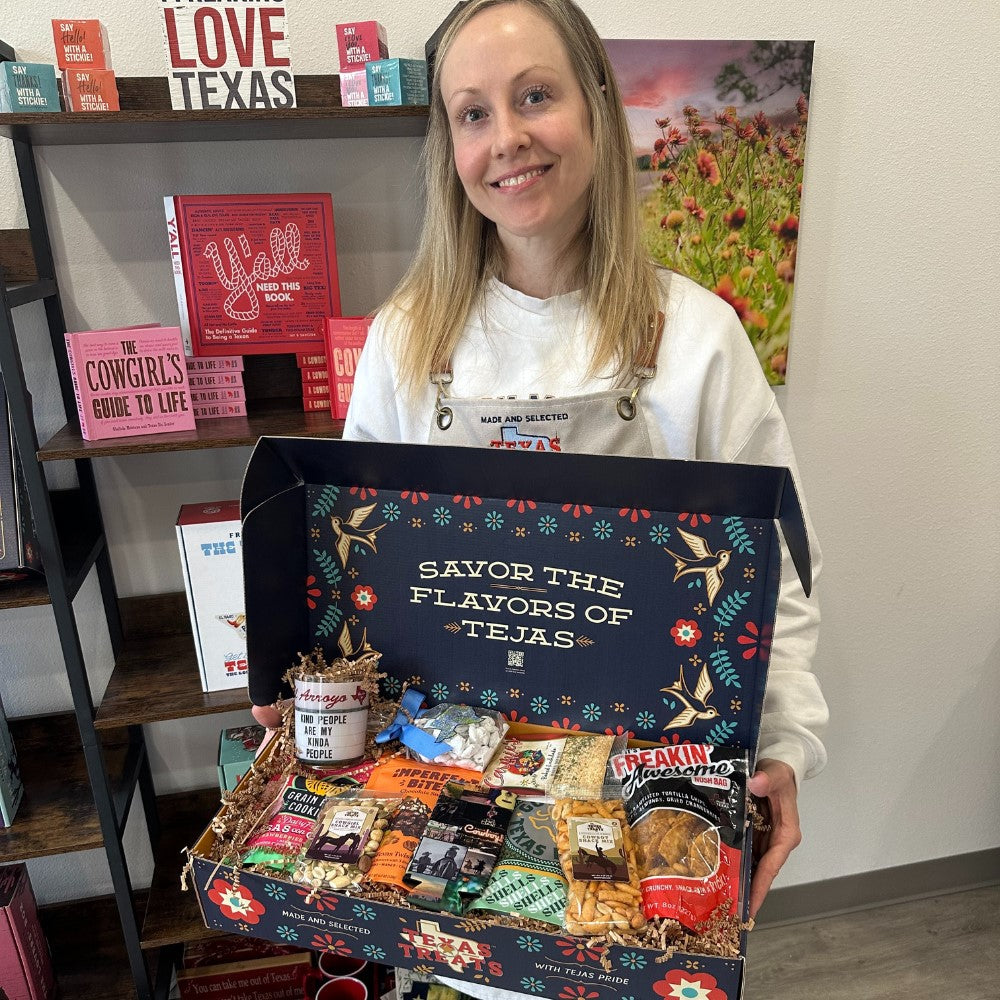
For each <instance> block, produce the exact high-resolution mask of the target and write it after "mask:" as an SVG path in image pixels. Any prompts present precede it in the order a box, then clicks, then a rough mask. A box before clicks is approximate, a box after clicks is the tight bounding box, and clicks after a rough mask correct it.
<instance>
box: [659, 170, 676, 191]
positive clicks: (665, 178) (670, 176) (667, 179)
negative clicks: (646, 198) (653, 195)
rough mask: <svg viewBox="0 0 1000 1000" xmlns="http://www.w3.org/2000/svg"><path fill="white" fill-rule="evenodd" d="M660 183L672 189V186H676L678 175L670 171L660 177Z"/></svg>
mask: <svg viewBox="0 0 1000 1000" xmlns="http://www.w3.org/2000/svg"><path fill="white" fill-rule="evenodd" d="M660 183H661V184H662V185H663V186H664V187H670V185H671V184H676V183H677V174H675V173H674V172H673V171H672V170H668V171H667V172H666V173H664V174H663V175H662V176H661V177H660Z"/></svg>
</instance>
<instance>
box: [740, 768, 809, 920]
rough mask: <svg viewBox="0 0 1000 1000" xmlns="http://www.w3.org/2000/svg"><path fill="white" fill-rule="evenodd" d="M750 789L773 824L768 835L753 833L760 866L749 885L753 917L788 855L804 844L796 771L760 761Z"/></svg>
mask: <svg viewBox="0 0 1000 1000" xmlns="http://www.w3.org/2000/svg"><path fill="white" fill-rule="evenodd" d="M747 787H748V788H749V790H750V792H751V794H752V795H755V796H757V798H759V799H762V800H763V801H762V802H761V803H760V805H761V807H762V812H763V813H764V817H765V819H766V820H768V822H769V823H770V824H771V829H770V830H769V831H768V832H766V833H763V834H760V835H758V834H757V833H756V832H755V834H754V857H755V858H756V859H757V864H756V867H755V869H754V873H753V879H752V880H751V882H750V916H751V918H754V917H756V916H757V911H758V910H759V909H760V905H761V903H763V902H764V897H765V896H766V895H767V893H768V890H769V889H770V888H771V883H772V882H773V881H774V879H775V877H776V876H777V874H778V872H779V871H781V868H782V866H783V865H784V863H785V862H786V861H787V860H788V856H789V855H790V854H791V853H792V851H794V850H795V848H796V847H798V846H799V844H801V843H802V831H801V830H800V829H799V810H798V806H797V801H798V788H797V787H796V784H795V772H794V771H793V770H792V769H791V768H790V767H789V766H788V765H787V764H785V763H783V762H782V761H780V760H768V759H763V760H759V761H757V770H756V772H754V775H753V777H751V778H750V781H749V782H748V783H747Z"/></svg>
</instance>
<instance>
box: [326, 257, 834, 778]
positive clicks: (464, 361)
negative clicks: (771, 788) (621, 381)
mask: <svg viewBox="0 0 1000 1000" xmlns="http://www.w3.org/2000/svg"><path fill="white" fill-rule="evenodd" d="M661 274H662V285H663V303H662V305H661V308H662V309H663V312H664V316H665V324H664V331H663V340H662V343H661V346H660V354H659V358H658V362H657V371H656V375H655V377H654V378H653V379H651V380H650V381H649V382H647V383H646V384H644V385H643V387H642V389H641V391H640V394H639V400H638V401H639V404H640V405H641V406H642V408H643V409H644V411H645V415H646V422H647V425H648V429H649V436H650V442H651V445H652V449H653V456H654V457H655V458H670V459H700V460H703V461H715V462H743V463H749V464H760V465H776V466H787V467H788V468H789V469H791V471H792V474H793V476H794V477H795V479H796V485H798V473H797V469H796V465H795V455H794V453H793V451H792V445H791V440H790V439H789V435H788V429H787V427H786V426H785V421H784V418H783V417H782V415H781V411H780V410H779V409H778V406H777V404H776V402H775V399H774V393H773V392H772V390H771V388H770V386H768V384H767V381H766V379H765V378H764V376H763V373H762V372H761V370H760V364H759V362H758V361H757V357H756V355H755V354H754V351H753V348H752V347H751V345H750V342H749V340H748V339H747V336H746V333H745V332H744V330H743V327H742V325H741V324H740V322H739V319H738V318H737V316H736V314H735V312H733V310H732V308H731V307H730V306H729V305H728V304H727V303H725V302H724V301H723V300H722V299H720V298H719V297H718V296H716V295H714V294H712V293H711V292H709V291H707V290H705V289H704V288H702V287H701V286H700V285H698V284H696V283H695V282H693V281H691V280H690V279H688V278H685V277H682V276H680V275H677V274H674V273H672V272H669V271H662V272H661ZM392 316H393V311H392V310H391V309H388V310H383V311H382V312H380V313H379V315H378V316H377V317H376V318H375V320H374V322H373V324H372V328H371V331H370V333H369V337H368V342H367V345H366V347H365V350H364V352H363V353H362V356H361V360H360V362H359V364H358V368H357V373H356V375H355V381H354V394H353V397H352V399H351V406H350V411H349V413H348V417H347V425H346V427H345V430H344V437H345V438H349V439H354V440H361V441H389V442H402V443H409V444H427V443H428V442H429V440H430V433H431V426H432V423H433V419H434V399H435V389H434V387H433V386H432V385H431V383H430V382H429V381H428V383H427V386H426V388H425V390H424V392H423V393H422V394H421V395H420V397H419V398H418V399H413V398H411V397H410V396H409V395H408V394H407V392H406V391H405V390H402V389H401V388H400V382H401V380H400V377H399V369H398V364H397V359H396V357H395V356H394V353H393V350H392V347H391V343H392V338H391V336H390V335H389V330H390V327H389V324H390V323H391V322H392ZM584 319H585V317H584V316H583V312H582V305H581V297H580V293H579V292H572V293H569V294H568V295H560V296H556V297H554V298H550V299H535V298H531V297H530V296H527V295H524V294H522V293H520V292H517V291H515V290H514V289H511V288H508V287H507V286H506V285H503V284H501V283H500V282H497V281H494V282H492V283H491V284H490V286H489V288H488V290H487V294H486V301H485V303H484V308H483V309H482V310H476V313H475V315H473V316H471V317H470V321H469V324H468V326H467V327H466V330H465V333H464V334H463V336H462V339H461V341H460V343H459V345H458V347H457V349H456V351H455V354H454V356H453V358H452V367H453V370H454V381H453V382H452V384H451V386H450V387H449V395H451V396H453V397H477V398H483V397H498V396H508V397H509V396H517V397H520V398H526V397H528V396H530V395H532V394H534V395H537V396H578V395H582V394H584V393H589V392H595V391H600V390H602V389H608V388H611V387H612V383H611V381H609V380H608V379H593V378H588V377H587V376H586V374H585V372H586V359H587V357H588V346H587V341H586V323H585V322H584ZM799 497H800V498H801V497H802V493H801V490H800V491H799ZM806 526H807V528H808V529H809V531H810V539H811V554H812V564H813V573H814V578H815V575H816V574H818V573H819V569H820V552H819V548H818V546H817V545H816V543H815V541H814V540H812V539H813V535H812V529H811V525H810V524H809V520H808V514H806ZM818 627H819V610H818V607H817V605H816V601H815V598H814V597H813V598H807V597H806V596H805V593H804V592H803V590H802V586H801V584H800V583H799V581H798V577H797V576H796V573H795V569H794V567H793V566H792V563H791V559H790V557H789V556H788V553H787V550H785V551H784V558H783V561H782V583H781V591H780V594H779V599H778V616H777V621H776V624H775V635H774V641H773V646H772V650H771V661H770V667H769V671H768V681H767V691H766V695H765V698H764V710H763V716H762V719H761V727H760V742H759V745H758V757H770V758H775V759H777V760H781V761H784V762H785V763H787V764H789V765H790V766H791V767H792V768H793V769H794V771H795V774H796V777H797V779H798V781H799V782H801V781H802V779H803V778H806V777H810V776H812V775H814V774H817V773H818V772H819V771H820V770H822V768H823V766H824V764H825V763H826V751H825V750H824V747H823V744H822V742H821V740H820V734H821V732H822V729H823V727H824V726H825V724H826V721H827V708H826V702H825V701H824V699H823V695H822V693H821V691H820V688H819V684H818V682H817V680H816V677H815V676H814V674H813V673H812V672H811V669H810V664H811V661H812V657H813V654H814V651H815V648H816V638H817V632H818Z"/></svg>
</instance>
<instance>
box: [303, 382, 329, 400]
mask: <svg viewBox="0 0 1000 1000" xmlns="http://www.w3.org/2000/svg"><path fill="white" fill-rule="evenodd" d="M302 395H303V396H322V397H323V399H326V400H329V398H330V383H329V382H306V383H305V384H304V385H303V386H302Z"/></svg>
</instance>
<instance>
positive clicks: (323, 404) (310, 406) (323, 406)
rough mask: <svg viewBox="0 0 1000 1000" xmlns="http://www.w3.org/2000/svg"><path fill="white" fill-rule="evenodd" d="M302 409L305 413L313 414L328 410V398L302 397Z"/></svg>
mask: <svg viewBox="0 0 1000 1000" xmlns="http://www.w3.org/2000/svg"><path fill="white" fill-rule="evenodd" d="M302 409H303V410H304V411H305V412H306V413H315V412H318V411H320V410H329V409H330V398H329V397H328V396H303V397H302Z"/></svg>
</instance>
